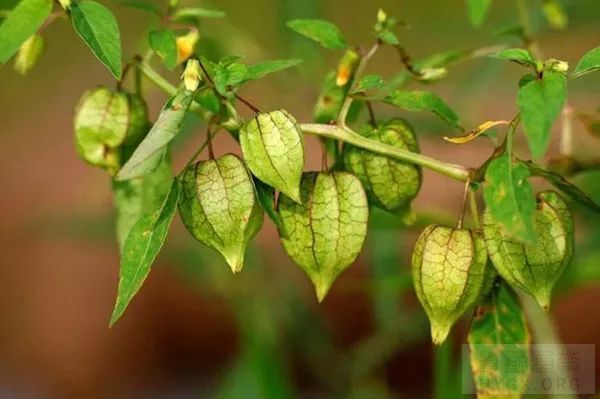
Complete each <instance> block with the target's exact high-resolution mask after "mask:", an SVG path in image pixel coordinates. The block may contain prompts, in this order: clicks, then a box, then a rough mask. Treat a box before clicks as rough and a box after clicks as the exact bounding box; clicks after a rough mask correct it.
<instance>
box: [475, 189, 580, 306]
mask: <svg viewBox="0 0 600 399" xmlns="http://www.w3.org/2000/svg"><path fill="white" fill-rule="evenodd" d="M535 228H536V230H537V233H538V239H537V241H536V242H535V243H533V244H522V243H520V242H517V241H515V240H513V239H511V238H510V237H508V236H507V235H506V234H505V233H504V231H503V230H502V229H501V227H500V226H499V225H498V224H497V223H495V222H494V221H493V220H492V217H491V215H490V213H489V212H488V211H487V210H486V211H485V212H484V215H483V232H484V236H485V243H486V246H487V248H488V252H489V254H490V258H491V259H492V262H494V267H495V268H496V270H497V271H498V273H499V274H500V275H501V276H502V278H503V279H504V280H506V281H507V282H508V283H509V284H511V285H512V286H514V287H518V288H520V289H522V290H524V291H525V292H527V293H529V294H530V295H531V296H533V297H534V298H535V299H536V300H537V301H538V303H539V304H540V306H542V307H543V308H544V309H548V308H549V307H550V299H551V295H552V289H553V287H554V285H555V284H556V282H557V281H558V279H559V278H560V276H561V274H562V272H563V270H564V269H565V267H566V266H567V264H568V263H569V262H570V260H571V256H572V254H573V218H572V216H571V213H570V212H569V209H568V208H567V205H566V204H565V202H564V201H563V200H562V198H561V197H560V196H559V195H558V194H557V193H556V192H554V191H544V192H542V193H539V194H538V195H537V209H536V211H535Z"/></svg>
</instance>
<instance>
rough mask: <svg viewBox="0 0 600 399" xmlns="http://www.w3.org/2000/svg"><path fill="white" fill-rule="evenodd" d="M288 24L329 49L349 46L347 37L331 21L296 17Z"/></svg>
mask: <svg viewBox="0 0 600 399" xmlns="http://www.w3.org/2000/svg"><path fill="white" fill-rule="evenodd" d="M287 26H288V27H289V28H290V29H292V30H294V31H296V32H298V33H299V34H301V35H303V36H305V37H307V38H309V39H312V40H314V41H316V42H318V43H321V45H323V46H324V47H326V48H329V49H344V48H346V47H348V43H346V39H344V36H343V35H342V32H340V30H339V28H338V27H337V26H335V25H334V24H332V23H331V22H328V21H324V20H321V19H294V20H291V21H288V23H287Z"/></svg>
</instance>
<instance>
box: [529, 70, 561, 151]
mask: <svg viewBox="0 0 600 399" xmlns="http://www.w3.org/2000/svg"><path fill="white" fill-rule="evenodd" d="M566 97H567V79H566V77H565V75H564V74H562V73H560V72H553V71H546V72H544V74H543V77H542V79H535V80H532V81H530V82H528V83H526V84H525V85H523V86H521V87H520V88H519V94H518V96H517V104H518V106H519V111H520V112H521V121H522V123H523V127H524V128H525V133H526V135H527V141H528V143H529V149H530V151H531V154H532V155H533V156H534V157H540V156H542V155H544V153H545V152H546V149H547V148H548V144H549V143H550V135H551V129H552V125H553V124H554V121H555V120H556V118H557V117H558V115H559V114H560V111H561V110H562V107H563V105H564V104H565V101H566Z"/></svg>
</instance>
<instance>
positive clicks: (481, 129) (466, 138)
mask: <svg viewBox="0 0 600 399" xmlns="http://www.w3.org/2000/svg"><path fill="white" fill-rule="evenodd" d="M509 124H510V121H486V122H483V123H482V124H481V125H479V126H477V127H476V128H475V129H473V130H471V131H470V132H469V133H467V134H464V135H462V136H458V137H447V136H445V137H444V140H446V141H449V142H451V143H454V144H465V143H468V142H470V141H472V140H475V139H476V138H477V137H479V136H481V135H482V134H484V133H485V132H487V131H488V130H489V129H492V128H494V127H496V126H500V125H509Z"/></svg>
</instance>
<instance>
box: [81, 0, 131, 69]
mask: <svg viewBox="0 0 600 399" xmlns="http://www.w3.org/2000/svg"><path fill="white" fill-rule="evenodd" d="M71 20H72V21H73V28H75V31H76V32H77V34H78V35H79V37H81V39H82V40H83V41H84V42H85V44H87V45H88V47H89V48H90V49H91V50H92V52H93V53H94V54H95V55H96V57H97V58H98V59H99V60H100V62H102V63H103V64H104V65H106V67H107V68H108V69H109V70H110V72H111V73H112V75H113V76H114V77H115V79H117V80H119V79H121V34H120V32H119V25H118V24H117V20H116V19H115V17H114V15H113V14H112V12H111V11H110V10H109V9H108V8H106V7H104V6H103V5H102V4H100V3H97V2H95V1H91V0H85V1H81V2H77V3H73V4H72V5H71Z"/></svg>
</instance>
